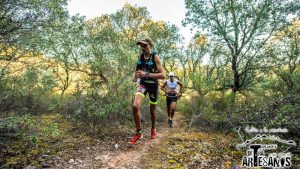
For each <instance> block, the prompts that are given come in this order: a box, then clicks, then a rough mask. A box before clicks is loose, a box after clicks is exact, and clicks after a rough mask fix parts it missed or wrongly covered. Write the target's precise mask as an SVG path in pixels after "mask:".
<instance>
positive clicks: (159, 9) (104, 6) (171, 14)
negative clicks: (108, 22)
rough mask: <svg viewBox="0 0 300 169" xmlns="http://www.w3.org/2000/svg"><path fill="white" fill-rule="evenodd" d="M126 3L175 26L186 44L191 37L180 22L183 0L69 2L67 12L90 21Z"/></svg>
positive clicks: (73, 0)
mask: <svg viewBox="0 0 300 169" xmlns="http://www.w3.org/2000/svg"><path fill="white" fill-rule="evenodd" d="M126 2H128V3H130V4H132V5H137V6H142V7H147V9H148V11H149V13H150V16H151V17H152V19H153V20H154V21H159V20H162V21H165V22H169V23H170V24H175V25H176V26H177V27H178V28H179V30H180V34H181V35H183V37H184V38H185V41H184V42H185V44H187V43H188V42H189V41H190V39H191V37H192V33H191V30H190V28H191V26H188V27H183V26H182V24H181V22H182V20H184V18H185V13H186V9H185V4H184V0H71V1H69V4H68V10H69V12H70V14H71V15H75V14H77V13H79V14H80V15H84V16H86V17H87V19H91V18H94V17H97V16H101V15H103V14H111V13H114V12H116V11H117V10H119V9H121V8H122V7H123V6H124V4H125V3H126Z"/></svg>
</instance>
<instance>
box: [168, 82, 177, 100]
mask: <svg viewBox="0 0 300 169" xmlns="http://www.w3.org/2000/svg"><path fill="white" fill-rule="evenodd" d="M176 89H177V80H174V81H173V82H171V80H170V79H168V80H167V96H176V95H177V90H176Z"/></svg>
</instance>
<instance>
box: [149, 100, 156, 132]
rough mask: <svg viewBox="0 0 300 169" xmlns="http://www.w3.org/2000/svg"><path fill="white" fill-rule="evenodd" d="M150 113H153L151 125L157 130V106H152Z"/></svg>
mask: <svg viewBox="0 0 300 169" xmlns="http://www.w3.org/2000/svg"><path fill="white" fill-rule="evenodd" d="M150 113H151V124H152V128H153V129H154V128H155V121H156V105H155V104H150Z"/></svg>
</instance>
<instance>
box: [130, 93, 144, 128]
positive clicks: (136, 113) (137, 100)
mask: <svg viewBox="0 0 300 169" xmlns="http://www.w3.org/2000/svg"><path fill="white" fill-rule="evenodd" d="M143 99H144V97H143V96H141V95H139V94H136V95H135V97H134V101H133V105H132V111H133V117H134V122H135V126H136V129H137V130H140V129H141V111H140V109H141V104H142V102H143Z"/></svg>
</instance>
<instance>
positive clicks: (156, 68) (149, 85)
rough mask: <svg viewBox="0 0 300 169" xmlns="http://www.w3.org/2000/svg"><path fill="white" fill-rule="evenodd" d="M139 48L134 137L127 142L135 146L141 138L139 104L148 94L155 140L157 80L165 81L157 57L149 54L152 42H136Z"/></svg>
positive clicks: (133, 106) (149, 40)
mask: <svg viewBox="0 0 300 169" xmlns="http://www.w3.org/2000/svg"><path fill="white" fill-rule="evenodd" d="M137 45H139V46H140V47H141V50H142V54H139V55H138V64H140V65H139V66H138V67H137V71H136V72H135V78H136V79H138V78H139V79H140V84H139V86H138V89H137V91H136V94H135V97H134V102H133V105H132V109H133V117H134V121H135V125H136V135H135V136H134V137H133V138H132V139H131V140H130V141H129V142H128V143H129V144H135V143H136V142H137V141H138V140H139V139H140V138H142V137H143V135H142V131H141V112H140V108H141V104H142V102H143V99H144V97H145V95H146V94H147V93H148V94H149V98H150V113H151V123H152V127H151V138H152V139H154V138H156V136H157V134H156V129H155V120H156V104H157V96H158V80H157V79H165V73H164V69H163V67H162V65H161V63H160V59H159V56H158V55H157V54H156V53H152V52H151V48H152V47H153V43H152V40H151V39H150V38H145V39H142V40H140V41H138V42H137Z"/></svg>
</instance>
